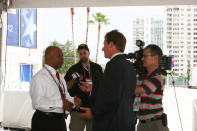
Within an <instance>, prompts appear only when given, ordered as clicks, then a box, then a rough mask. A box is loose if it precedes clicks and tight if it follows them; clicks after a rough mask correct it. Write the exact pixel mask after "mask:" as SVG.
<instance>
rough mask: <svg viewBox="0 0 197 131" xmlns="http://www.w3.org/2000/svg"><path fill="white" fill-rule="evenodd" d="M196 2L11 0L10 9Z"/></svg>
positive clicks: (190, 1) (192, 0) (187, 0)
mask: <svg viewBox="0 0 197 131" xmlns="http://www.w3.org/2000/svg"><path fill="white" fill-rule="evenodd" d="M196 4H197V0H13V1H12V6H11V7H12V8H60V7H99V6H153V5H155V6H159V5H196Z"/></svg>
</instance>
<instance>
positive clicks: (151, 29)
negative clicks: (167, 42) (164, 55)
mask: <svg viewBox="0 0 197 131" xmlns="http://www.w3.org/2000/svg"><path fill="white" fill-rule="evenodd" d="M132 30H133V46H132V47H133V51H136V50H138V49H139V48H138V47H136V45H135V41H136V40H142V41H144V42H145V45H148V44H156V45H158V46H159V47H160V48H162V49H163V17H161V16H144V17H136V18H134V19H133V29H132Z"/></svg>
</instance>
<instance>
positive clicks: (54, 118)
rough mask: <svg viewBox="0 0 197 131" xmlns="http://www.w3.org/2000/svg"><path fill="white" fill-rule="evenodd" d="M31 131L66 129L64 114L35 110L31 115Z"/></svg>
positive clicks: (58, 130) (63, 130)
mask: <svg viewBox="0 0 197 131" xmlns="http://www.w3.org/2000/svg"><path fill="white" fill-rule="evenodd" d="M31 131H66V122H65V119H64V115H63V114H62V115H61V114H60V115H59V114H58V115H56V114H52V115H50V114H49V115H47V114H44V113H43V112H40V111H36V112H35V113H34V115H33V117H32V122H31Z"/></svg>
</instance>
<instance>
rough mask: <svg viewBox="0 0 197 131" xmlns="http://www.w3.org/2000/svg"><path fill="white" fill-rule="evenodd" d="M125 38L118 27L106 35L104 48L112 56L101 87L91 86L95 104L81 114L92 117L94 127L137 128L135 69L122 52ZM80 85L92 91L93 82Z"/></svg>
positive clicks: (98, 130)
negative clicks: (134, 103)
mask: <svg viewBox="0 0 197 131" xmlns="http://www.w3.org/2000/svg"><path fill="white" fill-rule="evenodd" d="M125 45H126V38H125V37H124V35H123V34H122V33H120V32H119V31H118V30H112V31H110V32H108V33H107V34H106V35H105V40H104V47H103V49H102V50H103V51H104V54H105V58H109V59H110V61H109V62H108V63H107V65H106V68H105V71H104V76H103V78H102V80H101V81H100V86H99V88H98V89H97V90H96V91H95V90H94V89H93V90H92V95H93V96H94V106H93V107H92V109H89V108H81V109H82V110H84V111H85V113H82V114H81V116H82V117H85V118H89V119H93V131H135V113H134V112H133V101H134V90H135V87H136V74H135V70H134V68H133V66H132V64H130V62H129V61H128V60H127V56H126V55H125V54H124V53H123V52H124V50H125ZM81 84H82V86H81V89H83V90H84V89H86V91H87V92H89V91H91V85H88V84H87V83H84V82H81Z"/></svg>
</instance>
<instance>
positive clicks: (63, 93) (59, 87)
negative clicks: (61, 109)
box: [45, 67, 65, 98]
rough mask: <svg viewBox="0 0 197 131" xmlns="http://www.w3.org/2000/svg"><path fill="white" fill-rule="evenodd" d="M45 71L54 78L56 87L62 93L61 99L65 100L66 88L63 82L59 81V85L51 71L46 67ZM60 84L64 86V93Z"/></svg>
mask: <svg viewBox="0 0 197 131" xmlns="http://www.w3.org/2000/svg"><path fill="white" fill-rule="evenodd" d="M45 69H46V70H47V71H48V72H49V74H50V75H51V77H52V78H53V80H54V82H55V83H56V85H57V86H58V89H59V91H60V94H61V97H62V98H65V87H64V84H63V83H62V82H60V80H58V81H59V83H57V81H56V80H55V78H54V77H53V75H52V74H51V72H50V71H49V69H47V68H46V67H45ZM60 84H61V85H63V91H62V87H61V86H60Z"/></svg>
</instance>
